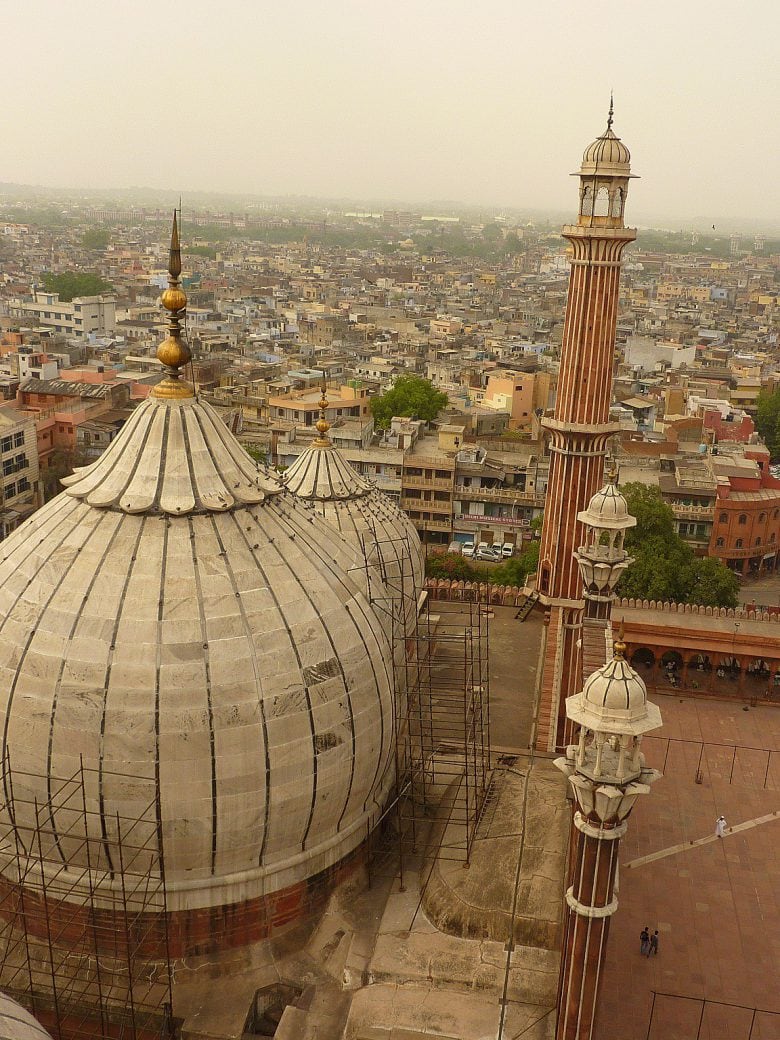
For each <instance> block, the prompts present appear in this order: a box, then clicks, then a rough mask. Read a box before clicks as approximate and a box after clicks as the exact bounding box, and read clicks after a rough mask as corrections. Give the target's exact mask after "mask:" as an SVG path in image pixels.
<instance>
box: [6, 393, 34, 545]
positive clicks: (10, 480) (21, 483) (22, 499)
mask: <svg viewBox="0 0 780 1040" xmlns="http://www.w3.org/2000/svg"><path fill="white" fill-rule="evenodd" d="M0 466H2V481H0V538H5V537H6V536H7V535H8V534H10V533H11V531H13V530H14V529H15V528H16V527H18V526H19V524H20V523H21V522H22V521H23V520H24V519H25V518H26V517H28V516H29V515H30V513H32V512H34V510H35V509H36V508H37V507H38V505H39V504H40V502H39V489H38V478H39V470H38V449H37V444H36V434H35V422H34V421H33V420H32V419H30V418H29V417H27V416H24V415H21V414H20V413H19V412H18V411H17V409H16V408H15V407H14V406H13V405H6V406H3V407H0Z"/></svg>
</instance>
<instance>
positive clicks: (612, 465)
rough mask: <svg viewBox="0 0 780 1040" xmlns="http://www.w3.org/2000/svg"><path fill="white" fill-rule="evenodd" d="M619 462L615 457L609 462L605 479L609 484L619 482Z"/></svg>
mask: <svg viewBox="0 0 780 1040" xmlns="http://www.w3.org/2000/svg"><path fill="white" fill-rule="evenodd" d="M618 472H619V471H618V464H617V462H616V460H615V459H614V458H612V459H610V460H609V462H608V463H607V467H606V469H605V470H604V479H605V481H606V482H607V484H617V482H618Z"/></svg>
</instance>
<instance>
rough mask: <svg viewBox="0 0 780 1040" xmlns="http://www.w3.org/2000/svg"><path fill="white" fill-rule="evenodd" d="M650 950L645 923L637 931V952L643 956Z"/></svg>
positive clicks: (648, 933)
mask: <svg viewBox="0 0 780 1040" xmlns="http://www.w3.org/2000/svg"><path fill="white" fill-rule="evenodd" d="M649 951H650V932H649V931H648V928H647V925H645V926H644V928H643V929H642V931H641V932H640V933H639V952H640V953H641V954H642V956H643V957H647V956H648V953H649Z"/></svg>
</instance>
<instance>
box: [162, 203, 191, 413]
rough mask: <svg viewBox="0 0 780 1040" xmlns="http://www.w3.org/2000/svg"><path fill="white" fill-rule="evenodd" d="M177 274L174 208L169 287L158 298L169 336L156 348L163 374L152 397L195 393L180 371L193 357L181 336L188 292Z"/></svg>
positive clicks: (178, 248)
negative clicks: (163, 312)
mask: <svg viewBox="0 0 780 1040" xmlns="http://www.w3.org/2000/svg"><path fill="white" fill-rule="evenodd" d="M180 274H181V245H180V244H179V225H178V222H177V220H176V210H174V211H173V227H172V229H171V249H170V253H169V255H168V288H167V289H166V290H165V292H164V293H163V294H162V296H161V297H160V302H161V303H162V305H163V307H164V308H165V309H166V310H167V311H168V336H167V338H166V339H164V340H163V341H162V343H161V344H160V346H159V347H158V348H157V360H158V361H161V362H162V364H163V365H165V368H166V377H165V379H163V381H162V382H161V383H158V384H157V386H156V387H155V388H154V390H153V391H152V395H153V396H154V397H166V398H171V397H179V398H181V397H194V396H195V395H194V393H193V390H192V387H191V386H190V385H189V383H184V382H182V381H181V372H180V371H179V369H181V368H183V367H184V366H185V365H186V364H188V363H189V361H190V360H191V359H192V354H191V353H190V348H189V347H188V346H187V344H186V343H185V342H184V340H183V339H182V335H181V319H182V317H183V315H184V311H185V309H186V307H187V294H186V293H185V291H184V290H183V289H182V288H181V285H180V284H179V275H180Z"/></svg>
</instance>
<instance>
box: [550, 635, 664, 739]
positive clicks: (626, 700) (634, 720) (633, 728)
mask: <svg viewBox="0 0 780 1040" xmlns="http://www.w3.org/2000/svg"><path fill="white" fill-rule="evenodd" d="M624 650H625V647H624V646H623V644H622V643H620V642H619V643H617V644H616V650H615V655H614V657H613V658H612V659H611V660H610V661H607V663H606V664H605V665H602V667H601V668H597V669H596V671H595V672H593V673H592V674H591V675H590V676H588V678H587V679H586V680H585V684H584V686H583V688H582V692H581V693H579V694H575V695H574V696H573V697H569V698H567V702H566V703H567V715H568V716H569V718H571V719H573V721H575V722H577V723H578V724H579V725H581V726H584V727H585V728H586V729H589V730H593V731H598V732H603V733H617V734H620V733H630V734H635V735H636V734H640V733H644V732H645V731H646V730H650V729H655V727H656V726H660V724H661V722H660V719H661V714H660V711H659V709H658V707H657V706H656V705H655V704H653V703H652V702H651V701H648V699H647V687H646V686H645V684H644V682H643V681H642V679H641V678H640V676H639V675H638V674H637V673H636V672H635V671H634V669H633V668H632V667H631V665H630V664H629V663H628V661H627V660H626V659H625V657H624V656H623V654H624Z"/></svg>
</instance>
